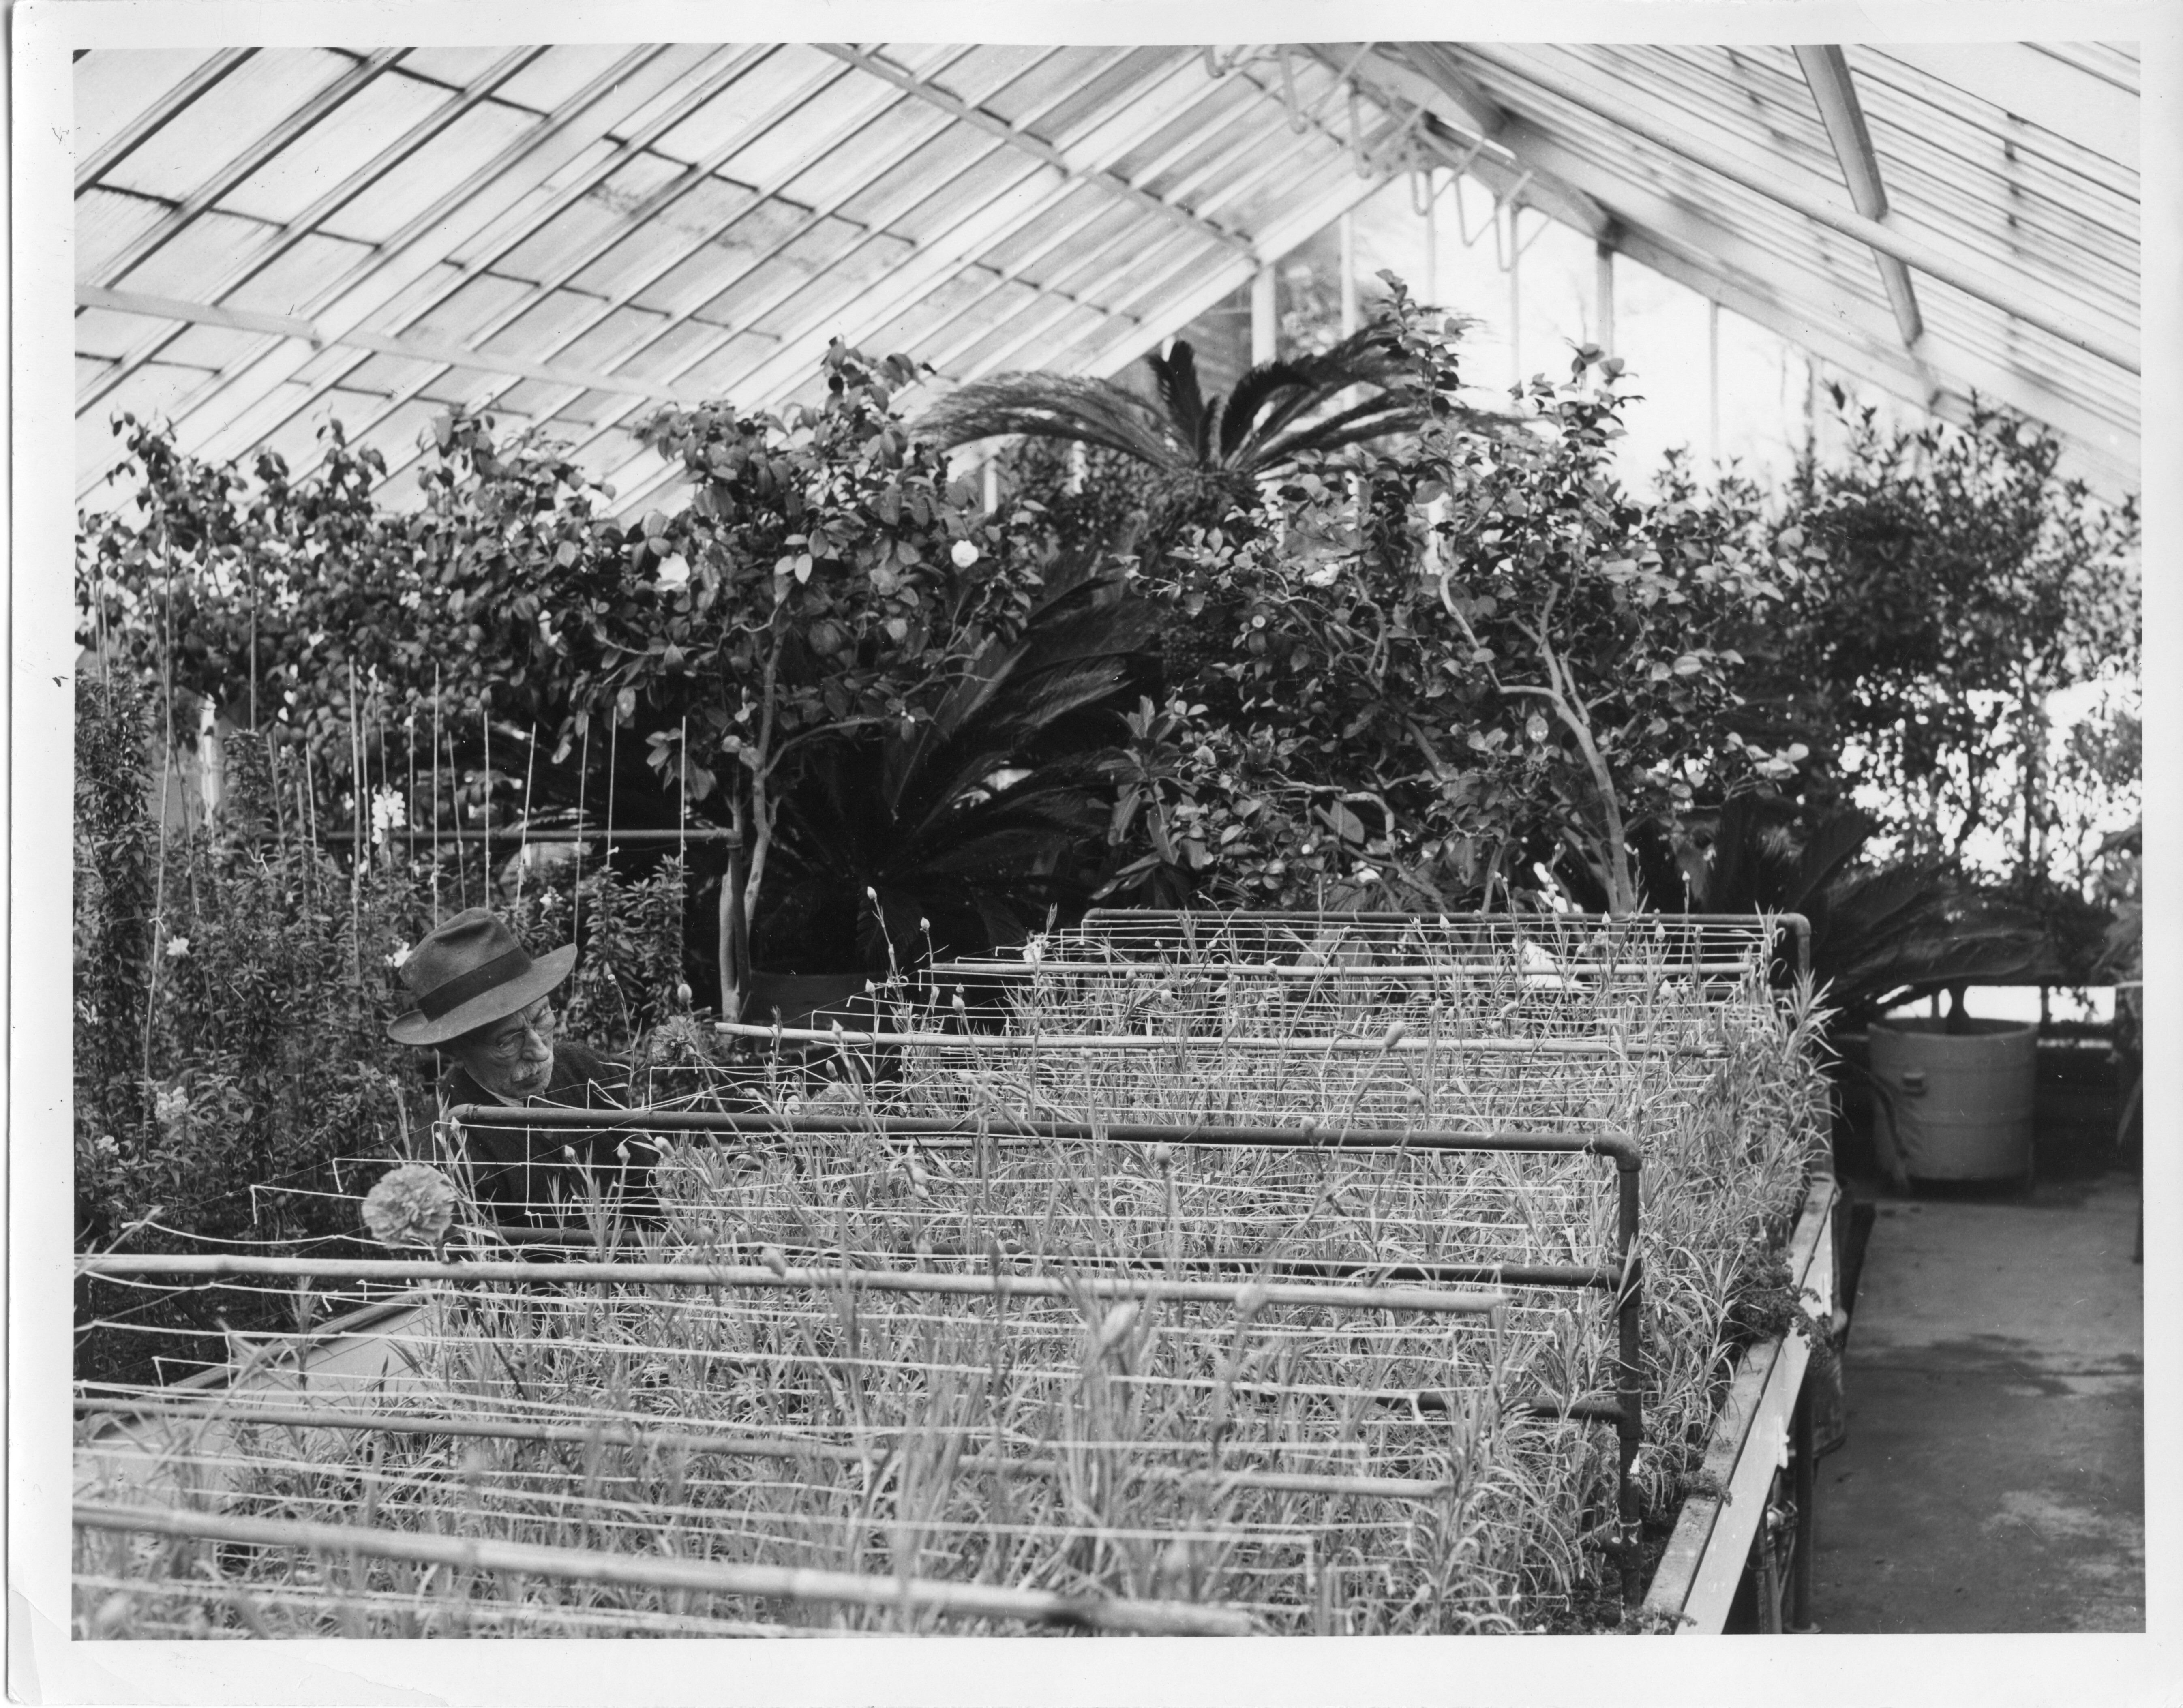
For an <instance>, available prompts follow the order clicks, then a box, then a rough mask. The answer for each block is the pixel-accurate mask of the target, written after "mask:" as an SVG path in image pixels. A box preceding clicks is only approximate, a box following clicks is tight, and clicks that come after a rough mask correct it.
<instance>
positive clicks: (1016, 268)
mask: <svg viewBox="0 0 2183 1708" xmlns="http://www.w3.org/2000/svg"><path fill="white" fill-rule="evenodd" d="M1227 122H1228V115H1227V114H1225V113H1217V112H1216V113H1212V114H1208V116H1207V117H1206V118H1205V119H1204V120H1203V121H1202V122H1201V123H1200V124H1198V125H1197V126H1196V127H1194V128H1193V129H1191V130H1190V131H1186V133H1185V134H1184V135H1183V136H1181V137H1180V139H1178V140H1177V141H1176V142H1173V143H1171V144H1170V145H1169V147H1167V148H1166V149H1164V151H1163V152H1162V153H1159V154H1158V155H1157V156H1156V157H1154V158H1153V159H1152V160H1150V161H1147V163H1146V164H1144V165H1143V166H1141V167H1140V168H1139V169H1138V170H1137V172H1136V180H1143V179H1147V178H1152V177H1156V176H1158V175H1159V174H1160V173H1162V172H1164V171H1165V170H1168V168H1169V167H1170V166H1172V165H1173V164H1175V162H1176V161H1178V160H1180V159H1183V158H1185V157H1186V155H1188V154H1189V153H1191V151H1192V150H1193V149H1196V148H1197V147H1202V146H1203V144H1204V143H1205V142H1207V141H1208V140H1209V139H1210V138H1211V137H1212V136H1215V135H1216V134H1218V133H1219V131H1220V130H1221V129H1222V128H1224V127H1225V125H1226V124H1227ZM1244 146H1246V144H1245V143H1241V142H1239V143H1238V144H1237V145H1236V147H1237V150H1238V151H1240V149H1241V147H1244ZM1062 199H1063V200H1066V199H1067V198H1065V197H1064V198H1062ZM1078 199H1079V200H1080V201H1081V202H1082V203H1084V206H1083V207H1082V208H1081V209H1078V210H1075V217H1073V218H1072V219H1070V220H1066V221H1064V222H1063V223H1062V224H1061V225H1059V226H1058V228H1057V229H1056V230H1054V231H1050V232H1048V233H1047V235H1046V236H1044V237H1043V238H1042V239H1041V240H1040V242H1038V243H1037V244H1036V247H1034V248H1031V249H1030V251H1029V252H1028V253H1025V254H1022V255H1019V256H1018V257H1017V258H1016V259H1014V261H1011V262H1010V263H1009V264H1008V265H1007V266H1005V267H998V268H995V269H993V271H992V277H991V278H990V279H988V280H986V281H984V282H983V283H982V284H981V285H980V287H979V288H978V291H977V293H976V295H975V296H974V297H972V298H970V299H969V301H967V302H964V303H957V304H955V305H954V312H955V314H956V315H957V316H958V320H964V321H967V322H969V325H968V327H967V329H966V330H965V331H964V333H963V335H962V337H959V338H958V339H957V340H956V341H955V342H953V343H952V344H948V345H945V346H943V347H942V348H940V349H938V350H936V351H927V352H926V353H925V358H924V359H925V360H928V361H930V363H931V364H932V365H933V366H934V367H935V368H936V369H937V370H939V371H940V372H941V373H942V375H946V374H947V364H949V363H950V362H952V361H953V359H955V357H956V356H958V354H960V353H962V352H963V351H964V350H965V349H968V348H970V347H971V346H972V345H974V344H975V343H977V342H979V341H980V340H981V339H983V338H986V337H989V336H991V334H992V330H993V329H992V325H980V324H979V323H978V322H977V321H976V320H974V319H973V318H972V317H973V316H974V315H975V313H976V311H977V310H978V309H980V308H981V307H983V306H984V305H985V304H986V303H987V302H989V301H990V300H991V299H992V297H993V296H994V295H995V293H997V292H1000V291H1003V290H1005V289H1007V288H1008V286H1010V285H1012V284H1017V283H1020V284H1022V285H1023V287H1025V289H1026V290H1029V291H1031V292H1035V293H1036V294H1038V295H1041V296H1060V297H1064V298H1067V299H1069V300H1070V301H1076V300H1079V299H1080V298H1081V296H1082V295H1083V293H1082V292H1080V291H1078V290H1076V289H1075V288H1073V287H1072V288H1071V289H1070V290H1068V291H1059V290H1058V289H1057V288H1056V286H1055V283H1054V281H1050V280H1032V279H1030V278H1029V277H1028V276H1026V275H1028V274H1029V273H1030V270H1031V269H1032V268H1033V267H1036V266H1037V265H1038V264H1040V263H1041V262H1042V261H1045V260H1047V259H1050V258H1052V257H1053V255H1054V254H1055V253H1057V252H1058V251H1059V250H1060V249H1062V248H1064V247H1065V246H1066V245H1067V244H1068V243H1069V242H1071V241H1072V240H1074V239H1075V238H1077V237H1079V236H1082V235H1083V234H1084V233H1085V232H1086V231H1090V230H1091V228H1092V227H1093V226H1095V225H1098V224H1099V222H1100V221H1101V220H1113V219H1116V218H1118V217H1126V215H1127V210H1126V209H1123V208H1121V207H1119V206H1117V205H1116V204H1115V203H1114V202H1113V201H1111V200H1108V199H1107V198H1103V197H1095V196H1090V195H1086V196H1081V197H1080V198H1078ZM1054 206H1055V207H1056V208H1058V206H1059V203H1058V202H1057V203H1055V204H1054ZM1047 211H1052V209H1042V211H1041V213H1040V214H1033V215H1031V216H1030V219H1027V220H1024V221H1023V222H1022V224H1021V225H1019V227H1018V229H1019V231H1020V230H1027V229H1028V228H1029V226H1030V224H1031V222H1032V220H1036V219H1038V218H1041V217H1042V216H1043V214H1044V213H1045V212H1047ZM1058 276H1061V277H1065V276H1067V275H1066V273H1065V272H1064V274H1063V275H1058ZM949 282H950V281H947V280H941V281H936V282H935V283H934V284H932V285H931V286H930V287H927V288H926V290H925V292H924V293H923V294H922V295H921V296H920V297H919V298H918V299H917V301H916V302H914V303H906V304H904V305H903V310H902V312H903V314H908V313H909V312H910V311H911V310H913V309H917V308H919V307H921V306H922V305H923V304H924V303H925V301H927V300H928V299H930V297H931V296H932V295H933V294H934V293H935V292H937V291H940V290H942V289H943V288H944V287H946V286H947V283H949Z"/></svg>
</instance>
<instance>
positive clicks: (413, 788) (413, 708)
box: [403, 695, 440, 925]
mask: <svg viewBox="0 0 2183 1708" xmlns="http://www.w3.org/2000/svg"><path fill="white" fill-rule="evenodd" d="M403 737H404V740H403V746H404V747H406V748H408V751H409V793H408V797H407V800H408V811H407V812H406V813H405V814H404V815H403V816H404V817H406V818H408V819H409V820H410V821H412V823H413V825H414V821H415V819H416V816H417V702H416V699H415V698H414V695H413V696H412V698H411V699H410V702H409V716H408V721H407V722H406V723H405V724H404V725H403ZM439 833H440V826H439V824H438V822H437V817H436V815H435V821H434V823H433V826H432V834H433V835H434V836H437V835H439ZM410 834H411V835H412V836H413V837H414V835H415V834H416V832H415V831H414V829H412V831H411V832H410ZM411 846H412V848H413V850H414V843H413V844H412V845H411ZM410 876H412V877H413V878H414V876H416V861H415V859H414V854H413V857H412V859H411V861H410ZM433 893H434V894H435V895H437V894H438V893H439V892H438V890H437V888H436V887H435V889H434V891H433ZM433 923H434V924H435V925H436V924H438V923H439V921H438V920H437V919H435V920H434V921H433Z"/></svg>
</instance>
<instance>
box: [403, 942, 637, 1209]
mask: <svg viewBox="0 0 2183 1708" xmlns="http://www.w3.org/2000/svg"><path fill="white" fill-rule="evenodd" d="M575 964H576V946H575V944H574V943H569V944H568V945H566V946H565V947H564V948H561V949H554V950H553V951H552V952H551V953H549V954H545V955H542V956H541V957H539V958H538V959H536V960H533V959H531V957H530V954H528V953H527V952H526V951H525V949H524V948H523V945H522V944H521V943H518V942H517V941H516V938H515V933H514V932H512V931H510V930H509V929H508V926H507V925H506V924H504V923H503V921H501V920H500V919H498V918H497V917H496V916H495V915H493V914H492V913H491V912H489V911H488V910H486V909H484V908H481V907H474V908H469V909H466V910H464V911H463V912H461V913H458V914H457V915H455V916H454V917H453V919H451V920H449V921H447V922H446V923H445V924H444V925H442V926H440V927H439V928H438V929H437V930H436V931H434V932H431V933H430V935H429V936H427V937H424V938H423V939H422V940H421V941H420V942H419V943H418V944H417V946H416V948H414V949H412V950H410V952H409V954H408V958H407V959H406V960H403V963H402V969H401V976H402V982H403V985H404V986H405V987H407V988H408V992H409V993H410V996H411V997H412V999H414V1006H413V1007H412V1008H411V1009H410V1010H408V1012H407V1013H405V1014H403V1015H399V1016H398V1017H397V1019H395V1020H394V1021H393V1022H392V1024H390V1025H389V1026H388V1027H387V1033H388V1036H390V1037H391V1038H393V1039H394V1040H395V1042H396V1043H406V1044H408V1045H411V1046H413V1047H414V1048H418V1049H437V1050H438V1051H439V1052H440V1055H441V1058H442V1061H443V1062H444V1063H445V1064H446V1071H445V1072H444V1073H443V1074H442V1076H441V1079H440V1087H439V1090H440V1106H441V1108H442V1110H447V1109H453V1108H455V1107H457V1106H458V1105H460V1104H486V1105H490V1104H496V1103H497V1104H508V1105H511V1106H513V1107H517V1108H521V1107H525V1106H529V1105H534V1104H545V1105H559V1106H563V1107H568V1108H576V1109H615V1108H619V1107H620V1106H621V1104H622V1093H623V1092H624V1091H625V1088H626V1087H627V1084H628V1079H629V1076H628V1073H627V1071H625V1069H623V1068H622V1067H620V1066H619V1065H617V1064H615V1063H613V1062H609V1061H608V1060H605V1059H604V1058H603V1057H602V1056H600V1055H598V1054H597V1053H596V1052H594V1051H593V1050H592V1049H591V1048H590V1047H589V1046H588V1045H586V1044H583V1043H579V1042H577V1041H576V1040H575V1039H574V1038H556V1036H555V1027H556V1021H555V1016H554V1013H553V999H552V993H553V991H554V990H555V989H556V988H558V986H559V985H560V984H561V983H562V982H563V981H564V980H565V979H566V978H567V977H568V976H569V972H570V971H571V970H572V969H573V968H574V967H575ZM464 1136H465V1139H466V1143H467V1147H468V1151H469V1171H470V1176H471V1190H472V1191H473V1192H474V1193H475V1195H476V1198H477V1200H478V1202H479V1204H480V1206H489V1207H490V1211H491V1213H492V1215H493V1216H495V1218H496V1219H497V1220H498V1221H501V1222H503V1224H516V1225H526V1224H527V1225H529V1226H532V1227H541V1226H544V1227H566V1226H569V1225H570V1224H572V1223H573V1224H575V1226H576V1227H585V1228H588V1226H589V1220H590V1216H594V1215H597V1214H599V1213H602V1212H603V1213H605V1214H607V1215H608V1216H617V1217H627V1216H643V1215H646V1214H647V1213H648V1212H652V1211H655V1210H657V1207H658V1206H657V1204H656V1201H655V1200H654V1199H653V1196H652V1193H651V1187H650V1173H651V1165H652V1162H653V1159H654V1157H655V1156H656V1154H657V1153H656V1151H655V1150H654V1149H653V1147H652V1145H651V1144H650V1143H648V1142H647V1141H646V1140H645V1139H644V1138H642V1137H640V1136H639V1135H637V1134H635V1133H621V1132H590V1133H576V1132H568V1131H567V1130H565V1129H558V1128H553V1127H486V1126H471V1127H467V1128H465V1129H464ZM587 1211H588V1212H589V1215H587Z"/></svg>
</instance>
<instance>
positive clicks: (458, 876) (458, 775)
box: [447, 730, 470, 908]
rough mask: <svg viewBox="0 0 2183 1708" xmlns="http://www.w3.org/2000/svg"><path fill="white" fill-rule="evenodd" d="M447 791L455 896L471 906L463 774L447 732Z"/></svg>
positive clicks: (453, 740) (453, 741) (450, 733)
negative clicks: (465, 851)
mask: <svg viewBox="0 0 2183 1708" xmlns="http://www.w3.org/2000/svg"><path fill="white" fill-rule="evenodd" d="M447 789H448V793H450V794H452V795H453V797H454V804H455V895H456V899H458V900H459V901H460V902H461V903H462V904H463V905H464V907H465V908H467V907H468V906H469V904H470V869H469V865H466V864H465V863H464V860H463V774H462V772H461V771H459V770H458V769H457V768H456V765H455V732H453V730H449V731H448V732H447Z"/></svg>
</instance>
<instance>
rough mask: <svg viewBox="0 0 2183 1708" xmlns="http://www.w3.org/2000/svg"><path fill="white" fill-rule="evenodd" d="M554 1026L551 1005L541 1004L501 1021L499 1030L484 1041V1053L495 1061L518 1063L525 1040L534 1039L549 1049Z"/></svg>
mask: <svg viewBox="0 0 2183 1708" xmlns="http://www.w3.org/2000/svg"><path fill="white" fill-rule="evenodd" d="M556 1024H557V1022H556V1021H555V1020H554V1017H553V1007H552V1005H551V1004H547V1003H540V1004H538V1005H537V1007H536V1008H533V1009H530V1010H526V1011H525V1012H524V1013H522V1014H519V1015H512V1016H511V1017H510V1018H509V1019H508V1020H507V1021H503V1023H502V1025H501V1026H500V1029H499V1030H497V1031H496V1032H494V1033H493V1034H492V1037H490V1038H486V1040H485V1053H486V1054H487V1055H489V1056H491V1057H492V1059H493V1060H495V1061H519V1060H521V1059H522V1056H523V1042H524V1040H525V1038H536V1039H537V1040H538V1042H539V1043H541V1044H542V1045H544V1046H546V1047H547V1048H548V1049H551V1048H552V1046H553V1029H554V1026H555V1025H556Z"/></svg>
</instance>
